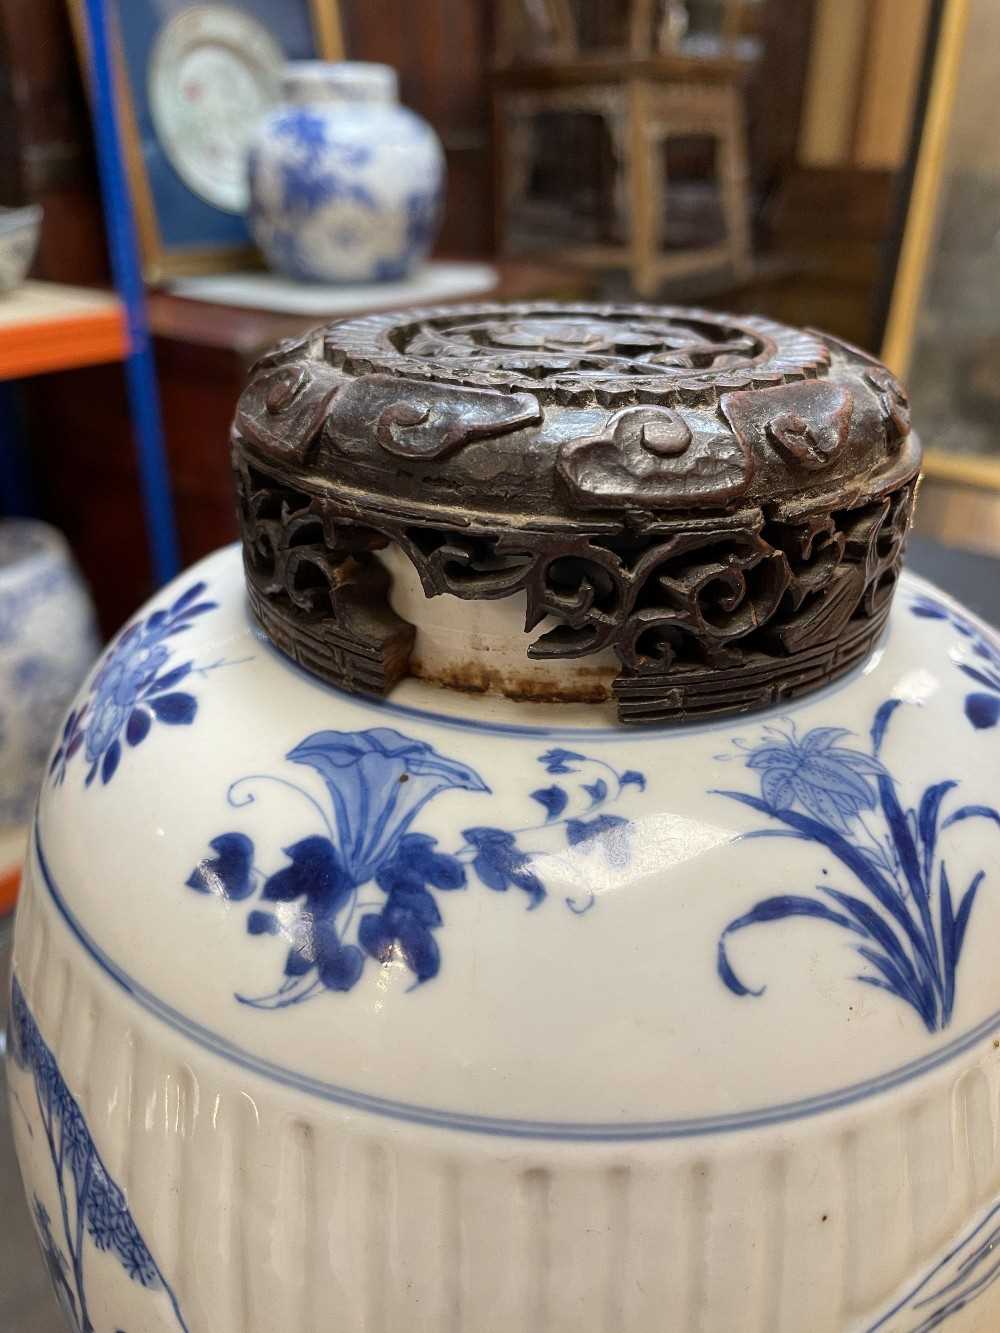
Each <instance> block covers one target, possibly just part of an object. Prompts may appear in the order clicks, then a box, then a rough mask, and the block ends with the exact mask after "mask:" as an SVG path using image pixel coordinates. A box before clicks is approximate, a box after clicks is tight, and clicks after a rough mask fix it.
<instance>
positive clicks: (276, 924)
mask: <svg viewBox="0 0 1000 1333" xmlns="http://www.w3.org/2000/svg"><path fill="white" fill-rule="evenodd" d="M280 930H281V922H280V921H279V920H278V918H277V917H276V916H275V915H274V913H273V912H261V911H259V910H256V909H255V910H254V911H253V912H251V913H250V914H249V916H248V917H247V934H249V935H277V934H278V932H279V931H280Z"/></svg>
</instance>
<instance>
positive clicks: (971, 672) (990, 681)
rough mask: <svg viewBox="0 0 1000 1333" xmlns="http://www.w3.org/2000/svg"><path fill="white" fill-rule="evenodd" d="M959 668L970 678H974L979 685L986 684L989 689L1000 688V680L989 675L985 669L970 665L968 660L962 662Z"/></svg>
mask: <svg viewBox="0 0 1000 1333" xmlns="http://www.w3.org/2000/svg"><path fill="white" fill-rule="evenodd" d="M958 669H959V671H961V672H964V674H965V675H966V676H968V677H969V679H970V680H974V681H975V682H976V684H977V685H985V686H986V688H987V689H988V690H993V691H995V690H998V689H1000V681H997V680H996V679H995V678H994V677H993V676H990V675H987V673H986V672H985V671H980V670H979V668H978V667H974V666H970V665H969V663H968V662H960V663H959V667H958Z"/></svg>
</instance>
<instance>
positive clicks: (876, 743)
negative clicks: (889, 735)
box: [871, 699, 903, 754]
mask: <svg viewBox="0 0 1000 1333" xmlns="http://www.w3.org/2000/svg"><path fill="white" fill-rule="evenodd" d="M902 702H903V701H902V699H886V701H885V703H884V704H880V705H879V708H878V711H877V712H876V714H875V721H874V722H873V723H872V731H871V736H872V749H873V750H874V751H875V753H876V754H878V752H879V750H881V748H882V742H883V740H884V739H885V730H886V727H888V725H889V721H890V719H891V717H892V715H893V713H894V712H895V711H896V709H897V708H898V707H899V705H900V704H901V703H902Z"/></svg>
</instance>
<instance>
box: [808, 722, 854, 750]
mask: <svg viewBox="0 0 1000 1333" xmlns="http://www.w3.org/2000/svg"><path fill="white" fill-rule="evenodd" d="M850 734H851V733H850V732H849V731H848V729H847V728H846V727H813V729H812V730H811V731H808V732H806V734H805V736H803V738H802V748H803V750H814V751H822V750H828V749H829V748H830V746H831V745H833V743H834V742H835V741H839V740H840V738H841V737H842V736H849V735H850Z"/></svg>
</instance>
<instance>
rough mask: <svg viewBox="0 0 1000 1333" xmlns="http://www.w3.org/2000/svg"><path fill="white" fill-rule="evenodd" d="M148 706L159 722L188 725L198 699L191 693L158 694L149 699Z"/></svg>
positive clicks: (171, 724) (192, 718)
mask: <svg viewBox="0 0 1000 1333" xmlns="http://www.w3.org/2000/svg"><path fill="white" fill-rule="evenodd" d="M149 706H150V708H151V709H152V710H153V712H154V713H155V714H156V716H157V718H158V719H159V721H160V722H167V723H169V724H170V726H172V727H177V726H189V725H190V724H191V723H192V722H193V721H194V716H195V713H197V711H198V700H197V699H196V698H195V697H194V695H193V694H183V693H177V694H159V695H156V696H155V697H154V698H152V699H150V700H149Z"/></svg>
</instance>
